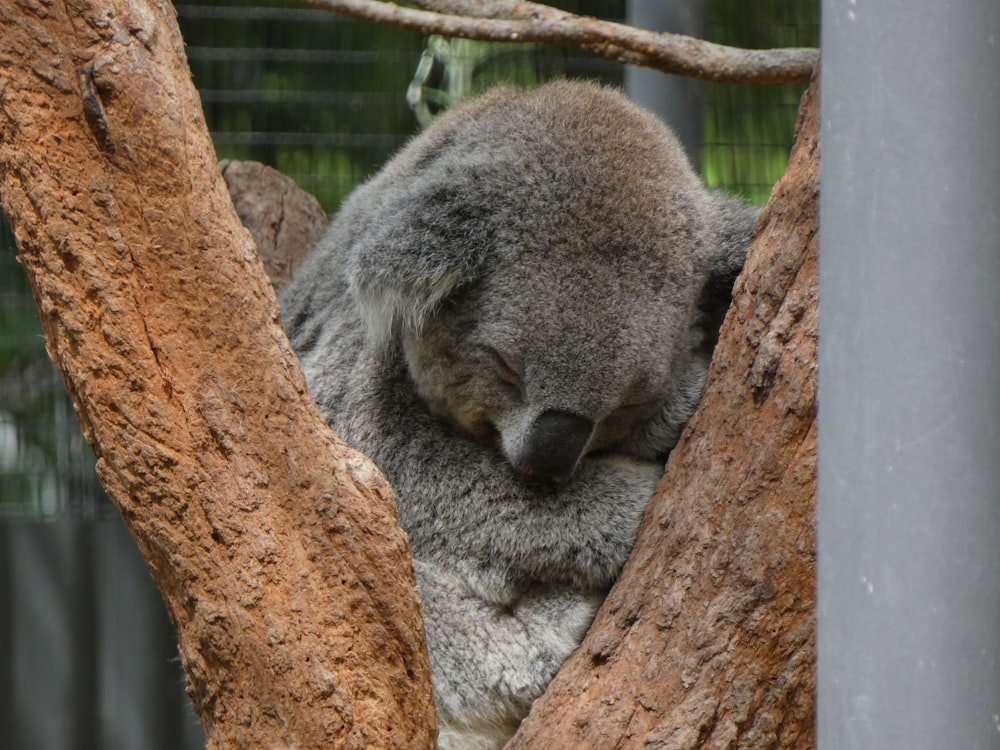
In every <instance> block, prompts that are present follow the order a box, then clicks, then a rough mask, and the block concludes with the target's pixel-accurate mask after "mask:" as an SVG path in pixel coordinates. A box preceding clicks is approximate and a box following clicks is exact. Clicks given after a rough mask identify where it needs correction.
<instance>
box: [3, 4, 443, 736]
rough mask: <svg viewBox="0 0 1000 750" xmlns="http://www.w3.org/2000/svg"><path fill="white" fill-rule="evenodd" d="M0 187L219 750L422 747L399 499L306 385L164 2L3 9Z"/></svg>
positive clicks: (77, 401) (424, 701)
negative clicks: (329, 420)
mask: <svg viewBox="0 0 1000 750" xmlns="http://www.w3.org/2000/svg"><path fill="white" fill-rule="evenodd" d="M0 177H2V182H0V194H2V196H3V201H4V206H5V208H6V209H7V212H8V215H9V216H10V219H11V224H12V226H13V229H14V233H15V236H16V238H17V242H18V246H19V250H20V261H21V263H22V264H23V265H24V267H25V269H26V270H27V272H28V274H29V277H30V279H31V283H32V286H33V289H34V294H35V300H36V302H37V304H38V308H39V310H40V313H41V318H42V323H43V326H44V330H45V338H46V344H47V347H48V351H49V354H50V355H51V357H52V359H53V361H54V362H55V363H56V365H57V366H58V368H59V370H60V372H61V374H62V376H63V379H64V381H65V383H66V386H67V388H68V390H69V392H70V395H71V396H72V398H73V402H74V405H75V407H76V410H77V413H78V415H79V417H80V422H81V424H82V425H83V429H84V432H85V434H86V436H87V439H88V441H89V442H90V444H91V446H92V447H93V449H94V452H95V454H96V455H97V467H98V472H99V474H100V477H101V481H102V482H103V484H104V486H105V488H106V489H107V490H108V493H109V495H110V496H111V498H112V500H113V501H114V502H115V503H116V505H117V506H118V508H119V510H120V511H121V514H122V517H123V518H124V519H125V522H126V524H127V525H128V527H129V529H130V530H131V532H132V534H133V535H134V537H135V538H136V541H137V542H138V544H139V546H140V548H141V550H142V552H143V555H144V557H145V558H146V561H147V563H148V565H149V568H150V571H151V572H152V575H153V579H154V581H155V582H156V584H157V586H158V587H159V589H160V591H161V592H162V594H163V596H164V599H165V601H166V604H167V609H168V611H169V613H170V616H171V618H172V620H173V623H174V625H175V626H176V627H177V630H178V635H179V641H180V653H181V657H182V660H183V662H184V667H185V670H186V672H187V675H188V689H189V693H190V695H191V697H192V700H193V703H194V706H195V709H196V711H197V712H198V713H199V715H200V716H201V719H202V722H203V724H204V726H205V730H206V733H207V737H208V745H209V747H211V748H223V747H225V748H240V747H245V748H259V747H268V748H273V747H312V748H316V747H355V748H365V747H398V748H405V749H406V750H409V749H410V748H420V747H431V746H433V736H434V728H435V724H436V721H435V719H434V709H433V702H432V699H431V692H430V678H429V668H428V663H427V656H426V647H425V644H424V636H423V627H422V622H421V617H420V608H419V602H418V599H417V596H416V593H415V584H414V580H413V573H412V565H411V563H410V554H409V549H408V545H407V541H406V537H405V535H404V534H403V533H402V531H401V530H400V529H399V527H398V525H397V523H396V515H395V506H394V501H393V497H392V493H391V489H390V488H389V486H388V485H387V484H386V482H385V480H384V479H383V478H382V476H381V475H380V474H379V473H378V471H377V470H376V469H375V468H374V467H373V466H372V465H371V464H370V463H369V462H368V461H367V460H366V459H365V458H364V457H363V456H361V455H359V454H357V453H355V452H354V451H351V450H350V449H348V448H347V447H346V446H344V445H343V444H342V443H341V442H339V441H338V440H337V439H336V438H335V437H334V435H333V434H332V433H331V432H330V431H329V428H328V427H327V426H326V423H325V422H324V420H323V418H322V416H321V415H320V413H319V411H318V409H317V408H316V406H315V404H314V403H313V402H312V400H311V398H310V396H309V393H308V390H307V388H306V384H305V381H304V379H303V377H302V373H301V371H300V370H299V367H298V363H297V360H296V358H295V355H294V354H293V353H292V351H291V349H290V347H289V346H288V342H287V340H286V339H285V336H284V333H283V332H282V330H281V328H280V326H279V324H278V308H277V304H276V302H275V298H274V294H273V291H272V290H271V287H270V285H269V283H268V280H267V278H266V277H265V275H264V272H263V270H262V268H261V264H260V262H259V261H258V259H257V257H256V255H255V253H254V248H253V243H252V242H251V240H250V236H249V234H248V233H247V231H246V230H245V229H244V228H243V227H242V226H241V225H240V223H239V220H238V218H237V216H236V213H235V211H234V210H233V204H232V202H231V201H230V198H229V195H228V194H227V192H226V188H225V185H224V183H223V181H222V179H221V177H220V175H219V170H218V166H217V164H216V158H215V154H214V151H213V148H212V144H211V142H210V140H209V136H208V132H207V130H206V128H205V123H204V119H203V116H202V112H201V105H200V102H199V98H198V96H197V93H196V92H195V90H194V88H193V86H192V84H191V75H190V72H189V70H188V68H187V64H186V61H185V59H184V54H183V43H182V41H181V38H180V33H179V31H178V28H177V24H176V19H175V17H174V12H173V9H172V8H171V7H170V6H169V4H168V3H163V2H156V1H155V0H151V1H150V2H143V1H142V0H104V1H103V2H99V1H97V0H94V1H93V2H91V1H89V0H69V1H68V2H66V3H48V2H43V1H41V0H39V1H38V2H34V1H33V0H22V1H21V2H17V3H2V4H0Z"/></svg>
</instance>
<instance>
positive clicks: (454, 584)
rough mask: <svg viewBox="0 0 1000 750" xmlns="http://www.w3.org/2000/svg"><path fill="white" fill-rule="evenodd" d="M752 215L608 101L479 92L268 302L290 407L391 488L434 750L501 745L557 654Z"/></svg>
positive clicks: (631, 496) (430, 132)
mask: <svg viewBox="0 0 1000 750" xmlns="http://www.w3.org/2000/svg"><path fill="white" fill-rule="evenodd" d="M755 216H756V213H755V211H753V210H752V209H748V208H747V207H745V206H743V205H742V204H740V203H739V202H737V201H735V200H733V199H731V198H728V197H725V196H723V195H721V194H718V193H713V192H710V191H708V190H706V189H705V187H704V186H703V185H702V184H701V182H700V181H699V179H698V178H697V177H696V175H695V174H694V172H693V171H692V170H691V168H690V166H689V164H688V162H687V159H686V158H685V156H684V154H683V151H682V149H681V147H680V145H679V144H678V142H677V141H676V139H675V138H674V137H673V135H672V134H671V133H670V131H669V130H668V129H667V128H666V127H665V126H664V125H663V124H662V123H661V122H660V121H659V120H657V119H656V118H655V117H653V116H652V115H650V114H648V113H646V112H645V111H643V110H642V109H640V108H639V107H637V106H636V105H634V104H632V103H631V102H629V101H628V100H627V99H626V98H625V97H624V96H622V95H621V94H620V93H618V92H616V91H614V90H612V89H608V88H603V87H600V86H596V85H593V84H585V83H574V82H557V83H553V84H548V85H546V86H543V87H540V88H538V89H535V90H530V91H517V90H513V89H508V88H498V89H494V90H492V91H490V92H488V93H487V94H485V95H484V96H482V97H480V98H478V99H475V100H473V101H471V102H468V103H466V104H464V105H462V106H460V107H458V108H456V109H455V110H453V111H451V112H449V113H447V114H445V115H443V116H441V117H440V118H439V119H438V120H437V121H435V123H434V124H432V125H431V127H430V128H428V129H427V130H426V131H425V132H424V133H423V134H421V135H420V136H418V137H416V138H415V139H414V140H413V141H411V142H410V144H409V145H407V146H406V147H405V148H404V149H403V150H402V151H401V152H400V153H399V154H398V155H397V156H395V157H394V158H393V159H392V160H391V161H390V162H389V163H388V164H387V165H386V167H385V168H384V169H383V170H382V171H381V172H380V173H379V174H377V175H376V176H375V177H373V178H372V179H371V180H369V181H368V182H367V183H365V184H364V185H362V186H361V187H359V188H358V189H357V190H356V191H355V192H354V193H353V194H352V195H351V196H350V197H349V198H348V199H347V201H346V202H345V203H344V205H343V207H342V209H341V210H340V212H339V213H338V215H337V216H336V217H335V219H334V221H333V222H332V224H331V226H330V228H329V230H328V231H327V233H326V235H325V236H324V238H323V239H322V240H321V241H320V244H319V245H318V247H317V249H316V250H315V251H314V252H313V254H312V256H311V257H310V258H309V259H308V260H307V261H306V262H305V264H304V265H303V267H302V268H301V269H300V270H299V272H298V273H297V275H296V278H295V280H294V281H293V283H292V284H291V286H290V287H289V288H288V289H287V290H286V291H285V292H284V294H283V296H282V308H283V322H284V324H285V328H286V330H287V331H288V334H289V336H290V339H291V341H292V344H293V346H294V347H295V349H296V351H297V352H298V355H299V357H300V359H301V362H302V366H303V369H304V371H305V374H306V377H307V379H308V382H309V386H310V389H311V390H312V393H313V396H314V398H315V399H316V401H317V403H318V404H319V406H320V408H321V409H322V410H323V412H324V414H325V415H326V417H327V419H328V420H329V421H330V424H331V425H332V426H333V428H334V430H335V431H336V432H337V433H338V434H339V435H340V436H341V437H342V438H344V439H345V440H346V441H347V442H349V443H351V444H352V445H354V446H355V447H356V448H358V449H360V450H362V451H363V452H364V453H366V454H367V455H368V456H369V457H371V458H372V459H373V460H374V461H375V462H376V463H377V464H378V465H379V467H380V468H381V469H382V470H383V472H385V474H386V475H387V477H388V478H389V480H390V481H391V483H392V485H393V487H394V488H395V490H396V493H397V497H398V507H399V518H400V523H401V524H402V526H403V528H404V529H405V530H406V531H407V532H408V533H409V536H410V543H411V546H412V550H413V556H414V563H415V569H416V574H417V582H418V585H419V588H420V594H421V598H422V601H423V605H424V618H425V623H426V627H427V637H428V643H429V648H430V656H431V665H432V672H433V679H434V686H435V697H436V700H437V703H438V710H439V714H440V718H441V731H440V737H439V742H440V744H441V746H442V748H445V749H448V748H463V749H471V748H493V747H500V746H502V744H503V743H504V742H505V741H506V739H507V738H509V736H510V734H511V733H512V732H513V731H514V730H515V729H516V727H517V725H518V723H519V722H520V720H521V718H523V716H524V715H525V714H526V713H527V711H528V709H529V707H530V705H531V703H532V701H533V700H534V699H535V698H537V697H538V696H539V695H540V694H541V693H542V692H543V690H544V689H545V686H546V685H547V684H548V682H549V681H550V680H551V678H552V677H553V676H554V674H555V672H556V671H557V670H558V668H559V665H560V664H561V663H562V661H563V660H564V659H565V658H566V657H567V656H568V655H569V653H571V652H572V650H573V649H574V648H575V647H576V646H577V645H578V644H579V642H580V640H581V638H582V637H583V634H584V632H585V630H586V628H587V627H588V626H589V624H590V622H591V620H592V618H593V616H594V614H595V613H596V609H597V607H598V606H599V605H600V602H601V601H602V599H603V597H604V595H605V594H606V592H607V590H608V588H609V587H610V586H611V584H612V582H613V581H614V579H615V577H616V576H617V574H618V572H619V571H620V569H621V567H622V565H623V564H624V563H625V560H626V558H627V556H628V554H629V551H630V549H631V546H632V543H633V541H634V538H635V533H636V529H637V526H638V524H639V520H640V517H641V515H642V512H643V509H644V508H645V506H646V503H647V501H648V500H649V498H650V496H651V494H652V492H653V489H654V486H655V484H656V482H657V481H658V479H659V477H660V475H661V473H662V470H663V464H664V460H665V458H666V456H667V454H668V453H669V451H670V449H671V448H672V447H673V445H674V444H675V442H676V440H677V438H678V436H679V433H680V430H681V429H682V427H683V425H684V423H685V421H686V420H687V419H688V417H689V416H690V415H691V413H692V411H693V410H694V407H695V405H696V403H697V400H698V398H699V395H700V393H701V388H702V383H703V380H704V376H705V373H706V371H707V367H708V363H709V359H710V357H711V351H712V347H713V346H714V344H715V341H716V338H717V334H718V326H719V323H720V321H721V317H722V315H723V314H724V312H725V309H726V308H727V307H728V304H729V298H730V293H731V288H732V283H733V280H734V278H735V275H736V273H737V272H738V271H739V269H740V267H741V266H742V263H743V258H744V255H745V252H746V248H747V246H748V245H749V242H750V239H751V235H752V230H753V225H754V222H755Z"/></svg>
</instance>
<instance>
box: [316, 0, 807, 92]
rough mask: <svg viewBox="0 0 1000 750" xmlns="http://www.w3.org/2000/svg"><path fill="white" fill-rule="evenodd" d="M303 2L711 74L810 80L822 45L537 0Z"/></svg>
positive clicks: (407, 24) (424, 29)
mask: <svg viewBox="0 0 1000 750" xmlns="http://www.w3.org/2000/svg"><path fill="white" fill-rule="evenodd" d="M302 2H304V3H305V4H306V5H311V6H313V7H316V8H321V9H323V10H328V11H331V12H333V13H340V14H342V15H346V16H351V17H353V18H360V19H365V20H368V21H372V22H374V23H381V24H386V25H389V26H396V27H399V28H402V29H408V30H410V31H417V32H420V33H422V34H440V35H442V36H450V37H461V38H463V39H476V40H480V41H496V42H548V43H553V44H563V45H567V46H570V47H578V48H580V49H583V50H586V51H587V52H590V53H592V54H595V55H599V56H601V57H605V58H607V59H609V60H615V61H617V62H622V63H628V64H630V65H640V66H643V67H648V68H654V69H656V70H659V71H662V72H664V73H674V74H676V75H683V76H688V77H691V78H700V79H703V80H707V81H718V82H726V83H795V82H805V81H808V80H809V77H810V75H811V74H812V70H813V68H814V67H815V65H816V63H817V61H818V60H819V51H818V50H816V49H812V48H786V49H771V50H747V49H739V48H737V47H727V46H725V45H721V44H713V43H711V42H706V41H703V40H701V39H695V38H693V37H689V36H682V35H680V34H666V33H655V32H652V31H646V30H644V29H637V28H634V27H632V26H627V25H625V24H620V23H613V22H611V21H601V20H598V19H595V18H590V17H587V16H577V15H573V14H572V13H566V12H564V11H560V10H557V9H555V8H551V7H549V6H546V5H540V4H538V3H527V2H511V1H510V0H506V1H503V0H501V1H500V2H497V1H496V0H494V1H493V2H490V1H489V0H424V1H423V2H420V3H419V4H421V5H423V6H430V7H434V8H438V9H442V10H448V11H451V12H449V13H439V12H431V11H426V10H416V9H412V8H402V7H400V6H398V5H395V4H393V3H390V2H382V1H381V0H302ZM456 11H460V12H456Z"/></svg>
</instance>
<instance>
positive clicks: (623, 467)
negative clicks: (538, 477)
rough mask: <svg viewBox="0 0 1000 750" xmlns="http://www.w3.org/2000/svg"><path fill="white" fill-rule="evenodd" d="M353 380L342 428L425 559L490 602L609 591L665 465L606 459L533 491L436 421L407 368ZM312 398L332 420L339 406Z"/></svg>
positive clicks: (499, 460) (366, 369) (587, 462)
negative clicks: (554, 589)
mask: <svg viewBox="0 0 1000 750" xmlns="http://www.w3.org/2000/svg"><path fill="white" fill-rule="evenodd" d="M351 381H352V387H350V388H349V389H347V391H346V392H342V400H341V401H340V404H339V406H337V407H336V410H337V411H338V412H339V414H340V415H341V416H340V418H337V419H334V420H333V422H334V427H335V429H337V430H338V431H339V432H340V433H341V436H342V437H343V438H344V439H346V440H347V441H348V442H350V443H352V444H354V445H355V446H356V447H358V448H359V449H361V450H362V451H364V452H365V453H366V454H367V455H369V456H370V457H371V458H373V459H374V460H375V462H376V463H377V464H378V465H379V467H380V468H381V469H382V470H383V472H385V474H386V475H387V476H388V478H389V480H390V482H391V483H392V485H393V487H394V488H395V490H396V493H397V498H398V504H399V514H400V522H401V523H402V525H403V527H404V528H405V529H406V530H407V531H408V532H409V535H410V540H411V544H412V546H413V549H414V553H415V556H417V557H420V558H422V559H424V560H431V561H434V562H436V563H438V564H440V565H442V566H444V567H446V568H448V569H450V570H452V571H455V572H456V573H458V574H459V575H461V577H462V578H463V579H465V580H466V581H467V583H468V585H469V586H470V590H471V591H472V592H474V593H475V594H476V595H478V596H480V597H482V598H483V599H485V600H486V601H489V602H496V603H504V602H507V601H510V600H511V598H512V597H515V596H516V595H517V593H518V592H520V591H522V590H523V589H524V587H526V586H529V585H533V584H536V583H542V584H559V585H571V586H573V587H575V588H577V589H580V590H583V591H603V590H606V589H607V588H608V587H609V586H610V584H611V583H612V582H613V580H614V579H615V577H616V576H617V574H618V572H619V571H620V569H621V567H622V565H623V564H624V563H625V560H626V559H627V557H628V555H629V552H630V550H631V548H632V544H633V541H634V539H635V533H636V529H637V527H638V524H639V520H640V518H641V515H642V512H643V510H644V508H645V506H646V503H647V502H648V500H649V498H650V497H651V495H652V492H653V489H654V487H655V485H656V482H657V481H658V480H659V478H660V476H661V474H662V472H663V465H662V463H661V462H659V461H640V460H638V459H635V458H631V457H628V456H624V455H598V456H592V457H587V458H585V459H584V460H583V461H582V462H581V464H580V467H579V469H578V470H577V473H576V474H575V475H574V477H573V478H572V479H571V480H570V481H569V482H568V483H567V484H565V485H563V486H560V487H552V486H548V485H544V484H536V483H532V482H527V481H525V480H524V479H523V478H522V477H521V476H519V475H518V474H516V473H515V472H514V470H513V469H511V467H510V466H509V464H508V463H507V462H506V461H505V460H504V459H503V457H502V456H500V455H499V454H498V453H497V452H495V451H493V450H492V449H490V448H487V447H485V446H482V445H480V444H478V443H476V442H474V441H472V440H471V439H469V438H467V437H465V436H464V435H461V434H459V433H457V432H456V431H455V430H454V429H453V428H452V427H451V426H450V425H448V424H445V423H443V422H441V421H439V420H438V419H436V418H435V417H434V416H432V415H431V414H430V413H429V412H428V410H427V408H426V406H425V405H424V403H423V402H422V401H421V400H420V399H419V397H418V395H417V394H416V392H415V390H414V388H413V386H412V384H411V383H410V382H409V380H408V379H407V377H406V375H405V369H404V367H403V366H402V364H401V363H396V364H395V366H393V367H389V368H386V367H385V366H384V365H383V366H379V365H377V364H376V363H374V362H371V361H369V362H368V363H364V362H359V366H358V367H357V368H356V369H355V372H354V376H353V377H352V378H351ZM314 395H316V397H317V400H318V401H319V402H320V405H321V407H323V408H324V409H325V410H326V412H327V414H330V409H331V407H333V405H332V404H331V405H329V406H328V405H326V404H324V403H323V397H322V394H314Z"/></svg>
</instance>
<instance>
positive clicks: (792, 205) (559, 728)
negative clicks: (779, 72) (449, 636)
mask: <svg viewBox="0 0 1000 750" xmlns="http://www.w3.org/2000/svg"><path fill="white" fill-rule="evenodd" d="M818 93H819V92H818V83H817V82H814V83H813V85H812V86H811V87H810V89H809V91H807V92H806V95H805V96H804V97H803V101H802V106H801V111H800V119H799V128H798V130H799V132H798V140H797V143H796V146H795V149H794V150H793V152H792V155H791V158H790V159H789V164H788V169H787V172H786V173H785V176H784V177H783V178H782V180H781V181H780V182H779V183H778V184H777V186H776V187H775V188H774V191H773V193H772V196H771V200H770V202H769V203H768V205H767V208H766V209H765V210H764V213H763V215H762V216H761V220H760V223H759V225H758V233H757V239H756V241H755V243H754V246H753V248H752V250H751V252H750V255H749V257H748V259H747V264H746V267H745V268H744V270H743V273H742V274H741V275H740V277H739V279H738V280H737V282H736V290H735V299H734V303H733V306H732V307H731V309H730V311H729V314H728V316H727V318H726V322H725V324H724V325H723V330H722V335H721V340H720V342H719V346H718V348H717V350H716V353H715V358H714V360H713V364H712V369H711V372H710V373H709V377H708V382H707V384H706V388H705V395H704V397H703V398H702V401H701V404H700V406H699V408H698V411H697V413H696V414H695V416H694V417H693V418H692V420H691V422H690V423H689V425H688V427H687V429H686V430H685V433H684V435H683V437H682V438H681V442H680V444H679V445H678V446H677V447H676V448H675V449H674V451H673V453H672V454H671V456H670V462H669V464H668V466H667V471H666V474H665V477H664V479H663V481H662V482H661V483H660V486H659V488H658V491H657V495H656V497H655V499H654V500H653V503H652V505H651V507H650V509H649V510H648V512H647V514H646V518H645V520H644V521H643V525H642V527H641V529H640V532H639V539H638V541H637V543H636V547H635V549H634V550H633V553H632V557H631V559H630V560H629V562H628V565H627V566H626V568H625V570H624V571H623V573H622V576H621V578H620V579H619V581H618V582H617V584H616V585H615V587H614V589H613V590H612V592H611V594H610V596H609V597H608V599H607V601H606V602H605V605H604V607H603V608H602V610H601V612H600V614H599V615H598V617H597V620H596V622H595V623H594V626H593V627H592V628H591V630H590V633H589V634H588V635H587V638H586V639H585V640H584V642H583V645H582V646H581V647H580V648H579V649H578V650H577V651H576V652H575V653H574V655H573V656H572V657H571V658H570V659H569V660H568V661H567V663H566V664H565V665H564V666H563V668H562V670H561V671H560V673H559V675H558V676H557V677H556V679H555V681H554V682H553V683H552V685H551V686H550V687H549V690H548V691H547V692H546V694H545V696H543V697H542V698H541V699H539V701H538V702H536V704H535V706H534V707H533V709H532V712H531V714H530V715H529V716H528V718H527V719H526V720H525V721H524V723H523V724H522V726H521V730H520V732H519V733H518V734H517V736H516V737H515V738H514V739H513V740H512V741H511V743H510V744H509V745H508V747H510V748H552V747H587V748H607V747H615V748H632V747H635V748H638V747H656V748H661V749H664V750H665V749H670V750H694V749H695V748H699V749H700V748H796V750H798V749H799V748H808V747H814V746H815V739H814V729H815V717H814V693H815V673H814V662H815V619H814V607H815V575H816V571H815V497H816V421H815V416H816V371H817V362H818V360H817V353H816V345H817V300H818V289H819V282H818V275H817V257H818V198H819V118H818V109H819V95H818Z"/></svg>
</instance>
